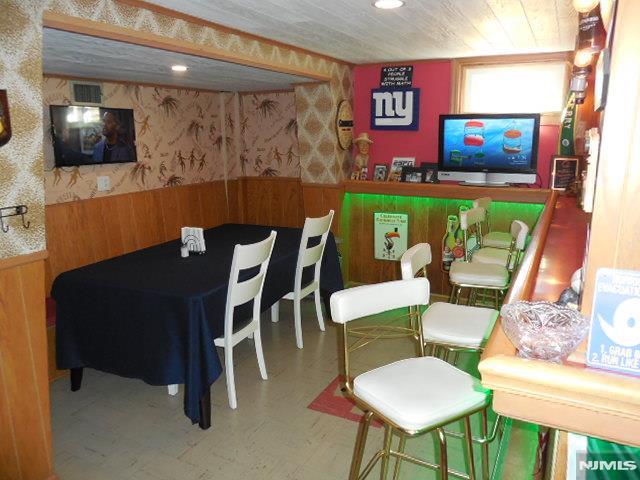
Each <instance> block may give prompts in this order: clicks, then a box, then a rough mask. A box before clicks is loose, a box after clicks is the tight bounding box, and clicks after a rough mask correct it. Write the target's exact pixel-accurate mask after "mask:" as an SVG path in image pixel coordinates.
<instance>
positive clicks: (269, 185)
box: [238, 177, 305, 227]
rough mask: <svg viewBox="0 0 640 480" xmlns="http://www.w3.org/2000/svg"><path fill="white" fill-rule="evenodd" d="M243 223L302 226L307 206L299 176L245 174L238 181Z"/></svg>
mask: <svg viewBox="0 0 640 480" xmlns="http://www.w3.org/2000/svg"><path fill="white" fill-rule="evenodd" d="M238 182H239V186H238V195H239V200H238V202H239V203H240V218H241V219H242V223H251V224H257V225H275V226H277V227H302V226H303V225H304V219H305V209H304V205H303V202H302V188H301V184H300V179H299V178H294V177H242V178H240V179H239V180H238Z"/></svg>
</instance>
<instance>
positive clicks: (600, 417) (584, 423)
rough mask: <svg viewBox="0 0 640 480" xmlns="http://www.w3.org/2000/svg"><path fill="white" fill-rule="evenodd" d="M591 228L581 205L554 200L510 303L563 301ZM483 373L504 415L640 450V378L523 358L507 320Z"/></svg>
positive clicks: (497, 408)
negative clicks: (508, 332) (509, 335)
mask: <svg viewBox="0 0 640 480" xmlns="http://www.w3.org/2000/svg"><path fill="white" fill-rule="evenodd" d="M587 225H588V216H587V215H586V214H584V213H583V212H582V211H581V210H580V209H579V208H578V207H577V206H576V204H575V198H570V197H562V198H560V199H559V200H558V201H557V202H556V197H555V194H553V195H552V196H551V197H550V198H549V200H548V201H547V203H546V204H545V209H544V210H543V212H542V215H541V217H540V220H539V222H538V225H537V226H536V228H535V229H534V232H533V235H532V241H531V244H530V246H529V248H528V249H527V253H526V255H525V257H524V259H523V262H522V264H521V267H520V269H519V271H518V274H517V275H516V277H515V278H514V281H513V284H512V287H511V289H510V290H509V293H508V294H507V299H506V300H505V302H514V301H518V300H530V299H533V300H548V301H555V300H557V298H558V296H559V295H560V293H561V292H562V291H563V290H564V289H565V288H567V287H568V286H569V282H570V278H571V275H572V273H573V272H574V271H575V270H576V269H578V268H580V266H581V265H582V259H583V257H584V251H585V241H586V230H587ZM478 368H479V370H480V373H481V376H482V383H483V385H484V386H486V387H488V388H491V389H492V390H493V408H494V410H495V411H496V412H498V413H500V414H502V415H505V416H508V417H511V418H517V419H520V420H525V421H528V422H532V423H537V424H540V425H545V426H549V427H553V428H558V429H561V430H566V431H570V432H576V433H582V434H585V435H590V436H594V437H599V438H603V439H606V440H610V441H613V442H617V443H622V444H627V445H633V446H640V434H639V433H638V432H639V431H640V378H637V377H633V376H629V375H621V374H616V373H612V372H607V371H604V370H597V369H592V368H588V367H586V366H585V365H584V363H579V362H569V361H567V362H565V363H563V364H556V363H551V362H544V361H541V360H530V359H523V358H520V357H518V356H517V355H516V348H515V347H514V346H513V344H512V343H511V342H510V341H509V339H508V338H507V337H506V335H505V334H504V331H503V330H502V327H501V324H500V320H498V322H497V323H496V326H495V328H494V330H493V332H492V334H491V337H490V339H489V341H488V343H487V347H486V349H485V351H484V353H483V356H482V361H481V362H480V364H479V366H478Z"/></svg>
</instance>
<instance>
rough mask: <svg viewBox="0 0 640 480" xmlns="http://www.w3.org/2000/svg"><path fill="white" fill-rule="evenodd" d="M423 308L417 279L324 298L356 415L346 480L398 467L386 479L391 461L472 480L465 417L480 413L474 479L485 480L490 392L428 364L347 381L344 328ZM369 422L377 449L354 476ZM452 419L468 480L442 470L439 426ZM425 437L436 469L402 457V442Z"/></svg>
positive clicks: (415, 361) (441, 365)
mask: <svg viewBox="0 0 640 480" xmlns="http://www.w3.org/2000/svg"><path fill="white" fill-rule="evenodd" d="M428 301H429V282H428V280H427V279H425V278H414V279H410V280H398V281H392V282H385V283H380V284H375V285H364V286H361V287H355V288H350V289H347V290H342V291H339V292H336V293H334V294H333V295H332V296H331V317H332V319H333V321H334V322H336V323H338V324H340V325H341V326H342V332H341V337H342V338H341V341H342V346H343V351H344V357H343V358H344V361H343V362H340V364H341V374H342V378H343V379H344V382H345V383H344V391H345V392H346V394H347V395H348V396H349V397H350V398H352V399H353V400H354V401H355V403H356V405H357V406H358V407H359V408H361V409H362V410H363V411H364V416H363V420H362V421H361V422H360V427H359V430H358V436H357V438H356V445H355V448H354V452H353V458H352V462H351V470H350V474H349V479H350V480H356V479H362V478H365V477H366V476H367V475H368V474H369V473H370V472H371V471H372V470H373V468H374V466H375V465H376V463H377V462H378V461H380V462H381V467H380V478H381V479H385V478H386V476H387V471H388V468H389V461H390V458H391V457H394V458H396V459H397V460H396V461H397V462H398V463H396V471H395V472H394V478H396V477H397V474H398V469H399V465H400V463H399V462H400V461H403V460H405V461H410V462H412V463H416V464H418V465H421V466H424V467H427V468H431V469H434V470H437V471H439V474H440V475H439V477H440V478H441V479H442V480H445V479H447V478H448V475H449V474H451V475H454V476H456V477H458V478H472V479H474V478H476V475H475V463H474V460H473V442H474V438H473V437H472V433H471V424H470V416H471V415H473V414H475V413H481V414H482V434H483V438H482V439H480V441H482V442H483V443H482V449H481V451H482V478H483V479H488V478H489V474H488V470H489V465H488V444H487V439H488V428H487V411H486V409H487V407H488V406H489V404H490V402H491V393H490V391H489V390H487V389H485V388H483V387H482V385H481V384H480V381H479V380H478V379H476V378H474V377H472V376H471V375H469V374H467V373H466V372H463V371H462V370H459V369H457V368H456V367H454V366H453V365H450V364H448V363H446V362H444V361H443V360H441V359H439V358H435V357H415V358H407V359H404V360H400V361H397V362H394V363H391V364H388V365H385V366H382V367H378V368H375V369H373V370H370V371H367V372H365V373H362V374H360V375H357V376H356V377H355V378H353V379H352V377H351V371H350V364H351V360H350V353H351V352H352V351H354V350H355V349H356V348H359V347H354V346H352V345H349V341H348V338H349V328H348V324H349V322H351V321H352V320H356V319H360V318H363V317H367V316H370V315H376V314H379V313H383V312H387V311H390V310H395V309H400V308H408V307H411V306H414V307H416V308H418V307H419V306H420V305H426V304H427V303H428ZM374 417H375V418H376V419H379V420H380V421H381V422H382V423H383V424H384V429H385V434H384V442H383V446H382V448H381V449H380V450H379V451H378V452H377V453H376V454H375V455H374V456H373V458H372V459H371V460H370V461H369V462H368V463H367V464H366V465H365V467H364V468H363V469H362V472H361V465H362V457H363V453H364V447H365V444H366V439H367V434H368V431H369V426H370V424H371V421H372V419H373V418H374ZM459 420H462V421H463V424H464V437H465V454H466V456H467V465H468V467H467V468H468V476H467V475H465V474H464V473H461V472H458V471H454V470H451V469H449V468H448V457H447V439H446V436H447V434H446V433H445V430H444V427H445V426H446V425H448V424H451V423H453V422H457V421H459ZM429 432H434V433H435V434H436V438H437V441H438V443H439V447H440V448H439V454H440V455H439V456H440V463H439V464H436V463H433V462H428V461H425V460H422V459H418V458H415V457H413V456H410V455H408V454H406V453H404V446H405V440H406V437H416V436H420V435H424V434H426V433H429ZM394 434H397V435H399V436H400V444H399V446H398V450H397V451H395V450H392V448H391V441H392V437H393V435H394ZM476 441H478V440H477V439H476Z"/></svg>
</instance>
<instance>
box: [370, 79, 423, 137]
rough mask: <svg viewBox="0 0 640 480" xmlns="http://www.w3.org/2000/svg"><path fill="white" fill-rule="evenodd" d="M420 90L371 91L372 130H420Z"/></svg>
mask: <svg viewBox="0 0 640 480" xmlns="http://www.w3.org/2000/svg"><path fill="white" fill-rule="evenodd" d="M419 108H420V89H419V88H406V89H393V90H390V89H373V90H371V129H372V130H418V126H419Z"/></svg>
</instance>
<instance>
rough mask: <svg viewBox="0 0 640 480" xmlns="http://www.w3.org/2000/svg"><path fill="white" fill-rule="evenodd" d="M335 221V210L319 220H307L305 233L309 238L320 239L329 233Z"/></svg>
mask: <svg viewBox="0 0 640 480" xmlns="http://www.w3.org/2000/svg"><path fill="white" fill-rule="evenodd" d="M332 220H333V210H331V211H329V213H328V214H327V215H325V216H324V217H319V218H310V217H309V218H307V219H305V221H304V233H306V235H307V237H319V236H320V235H324V234H325V232H328V231H329V228H330V227H331V222H332Z"/></svg>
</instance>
